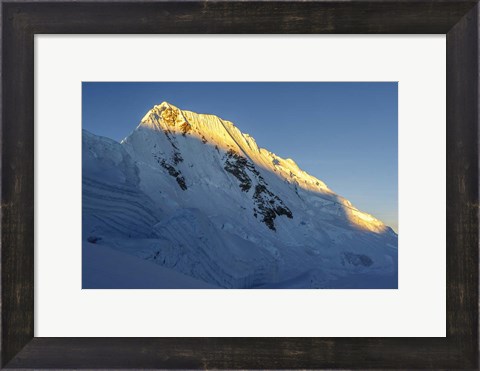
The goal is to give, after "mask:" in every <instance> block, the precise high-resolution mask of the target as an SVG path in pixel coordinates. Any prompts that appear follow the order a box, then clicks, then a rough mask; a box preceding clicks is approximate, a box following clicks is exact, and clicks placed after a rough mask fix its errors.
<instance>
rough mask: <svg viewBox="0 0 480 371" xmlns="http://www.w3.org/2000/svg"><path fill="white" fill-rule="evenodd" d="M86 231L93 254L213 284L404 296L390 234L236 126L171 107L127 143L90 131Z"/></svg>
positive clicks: (86, 138) (152, 114)
mask: <svg viewBox="0 0 480 371" xmlns="http://www.w3.org/2000/svg"><path fill="white" fill-rule="evenodd" d="M83 223H84V224H83V238H84V239H85V240H86V241H90V242H91V243H92V244H94V245H106V246H109V247H110V248H113V249H116V250H120V251H123V252H126V253H128V254H130V255H132V256H136V257H138V258H139V259H144V260H149V261H151V262H154V263H156V264H157V265H160V266H162V267H163V268H168V269H172V270H175V271H176V272H179V273H181V274H183V275H187V276H190V277H192V278H194V279H195V280H199V281H202V282H206V283H208V284H210V285H213V286H216V287H225V288H256V287H258V288H260V287H262V288H265V287H271V288H273V287H275V288H276V287H278V288H285V287H292V288H293V287H295V288H335V285H336V284H335V282H336V283H337V286H338V287H339V288H340V287H342V288H348V287H385V285H387V286H388V287H396V275H397V261H398V259H397V235H396V234H395V233H394V232H393V231H392V230H391V229H390V228H389V227H387V226H386V225H384V224H383V223H382V222H381V221H380V220H378V219H376V218H374V217H373V216H371V215H369V214H366V213H364V212H362V211H360V210H358V209H357V208H355V207H354V206H353V205H352V204H351V203H350V202H349V201H348V200H346V199H344V198H343V197H341V196H339V195H337V194H336V193H334V192H333V191H332V190H330V189H329V188H328V187H327V185H326V184H325V183H323V182H322V181H321V180H319V179H317V178H315V177H313V176H311V175H309V174H307V173H306V172H304V171H302V170H301V169H300V168H299V167H298V166H297V165H296V164H295V162H294V161H293V160H291V159H282V158H280V157H278V156H276V155H275V154H273V153H271V152H269V151H268V150H266V149H263V148H260V147H258V146H257V144H256V142H255V140H254V139H253V138H252V137H251V136H250V135H248V134H243V133H242V132H240V130H239V129H237V128H236V127H235V126H234V125H233V124H232V123H231V122H229V121H225V120H222V119H220V118H219V117H217V116H214V115H202V114H196V113H193V112H189V111H184V110H180V109H178V108H177V107H175V106H173V105H171V104H169V103H166V102H164V103H162V104H160V105H158V106H155V107H153V108H152V109H151V110H150V111H149V112H148V113H147V114H146V115H145V117H144V118H143V119H142V121H141V123H140V124H139V125H138V127H137V128H136V129H135V130H134V131H133V132H132V133H131V134H130V135H129V136H128V137H127V138H125V139H124V140H123V141H122V142H121V143H116V142H114V141H112V140H110V139H107V138H101V137H97V136H95V135H93V134H90V133H88V132H86V131H84V133H83ZM84 263H85V261H84ZM359 277H360V278H359ZM361 277H369V278H368V279H365V280H362V279H361ZM377 278H378V279H377ZM362 282H364V283H362ZM385 282H389V284H386V283H385ZM180 286H181V285H180ZM192 287H193V286H192Z"/></svg>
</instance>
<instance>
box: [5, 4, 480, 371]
mask: <svg viewBox="0 0 480 371" xmlns="http://www.w3.org/2000/svg"><path fill="white" fill-rule="evenodd" d="M1 11H2V15H1V19H2V100H1V102H2V103H1V104H2V116H1V172H2V177H1V202H2V203H1V366H2V367H6V368H27V369H28V368H35V369H49V368H63V369H65V368H88V369H93V368H101V369H105V368H116V369H118V368H135V369H143V368H226V369H234V368H247V369H253V368H269V369H274V368H317V369H318V368H343V369H345V368H405V369H407V368H442V369H445V368H446V369H454V368H455V369H465V368H470V369H477V368H478V278H479V277H478V267H479V259H478V257H479V254H478V242H479V239H478V234H479V229H478V222H479V220H478V206H479V204H478V201H479V199H478V186H479V178H478V165H479V161H478V155H479V153H478V123H479V121H478V118H479V110H478V107H479V105H478V103H479V95H478V87H479V68H478V67H479V64H478V63H479V62H478V59H479V47H478V46H479V44H478V43H479V38H478V34H479V8H478V0H475V1H455V0H437V1H434V0H419V1H409V0H394V1H388V0H384V1H374V0H372V1H361V0H360V1H349V2H346V1H319V2H296V1H285V2H155V1H153V2H151V1H148V2H133V1H122V2H102V1H94V2H61V1H60V2H59V1H42V0H40V1H32V2H26V1H13V0H12V1H5V0H3V1H2V2H1ZM49 33H62V34H95V33H98V34H109V33H112V34H115V33H123V34H128V33H132V34H149V33H181V34H184V33H191V34H197V33H225V34H236V33H242V34H243V33H254V34H255V33H295V34H303V33H307V34H308V33H361V34H363V33H388V34H393V33H401V34H405V33H408V34H410V33H424V34H432V33H435V34H446V40H447V53H446V63H447V104H446V110H447V184H446V190H447V199H446V203H447V220H446V225H445V226H444V225H440V226H438V228H446V232H447V324H446V326H447V327H446V329H447V336H446V337H445V338H38V337H34V153H35V152H34V43H33V39H34V35H35V34H49ZM59 52H61V51H59ZM438 109H445V108H444V107H438ZM426 217H428V216H426ZM418 248H421V246H419V247H418ZM319 315H321V309H319ZM119 325H121V324H119Z"/></svg>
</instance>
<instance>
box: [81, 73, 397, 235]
mask: <svg viewBox="0 0 480 371" xmlns="http://www.w3.org/2000/svg"><path fill="white" fill-rule="evenodd" d="M163 101H167V102H169V103H172V104H173V105H175V106H177V107H178V108H180V109H186V110H189V111H194V112H198V113H211V114H215V115H217V116H219V117H222V118H224V119H227V120H230V121H232V122H233V123H234V124H235V125H236V126H237V127H238V128H239V129H240V130H241V131H242V132H244V133H249V134H250V135H251V136H253V137H254V138H255V139H256V141H257V144H258V145H259V146H260V147H264V148H267V149H268V150H270V151H272V152H274V153H276V154H277V155H279V156H281V157H284V158H292V159H294V160H295V161H296V162H297V164H298V165H299V166H300V168H302V169H303V170H305V171H307V172H308V173H310V174H312V175H314V176H316V177H317V178H319V179H321V180H322V181H324V182H325V183H326V184H327V185H328V186H329V187H330V188H331V189H332V190H333V191H335V192H336V193H338V194H340V195H342V196H344V197H346V198H347V199H349V200H350V201H351V202H352V203H353V204H354V205H355V206H356V207H358V208H359V209H360V210H362V211H366V212H369V213H371V214H373V215H374V216H376V217H377V218H379V219H381V220H382V221H384V222H385V223H386V224H388V225H390V226H391V227H393V228H394V229H395V230H398V159H397V157H398V89H397V83H396V82H381V83H379V82H371V83H369V82H365V83H364V82H353V83H344V82H333V83H325V82H318V83H317V82H312V83H290V82H288V83H281V82H280V83H263V82H262V83H257V82H256V83H236V82H227V83H208V82H201V83H178V82H177V83H175V82H174V83H164V82H152V83H143V82H140V83H139V82H133V83H130V82H126V83H110V82H84V83H83V84H82V121H83V128H84V129H87V130H88V131H90V132H92V133H94V134H98V135H102V136H106V137H109V138H112V139H115V140H118V141H120V140H121V139H123V138H124V137H126V136H127V135H128V134H129V133H130V132H131V131H132V130H133V129H135V127H136V126H137V125H138V124H139V122H140V120H141V119H142V117H143V116H144V115H145V113H146V112H147V111H148V110H149V109H150V108H152V107H153V106H154V105H155V104H159V103H161V102H163Z"/></svg>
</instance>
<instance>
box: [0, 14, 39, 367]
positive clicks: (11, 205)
mask: <svg viewBox="0 0 480 371" xmlns="http://www.w3.org/2000/svg"><path fill="white" fill-rule="evenodd" d="M4 15H5V14H4ZM6 16H7V17H9V14H8V12H7V14H6ZM18 21H19V20H18V19H15V18H13V19H11V20H9V21H7V22H4V23H3V24H2V26H3V27H2V72H3V79H2V124H1V168H2V177H1V179H2V181H1V198H2V203H1V218H2V220H1V232H2V233H1V299H2V317H1V320H2V327H1V330H2V333H1V342H2V343H1V350H2V352H1V357H2V358H1V360H2V363H3V364H4V363H5V361H6V360H8V359H10V358H12V357H13V356H14V355H15V354H16V353H17V352H18V351H19V350H20V349H22V347H23V346H24V345H25V344H26V343H27V342H28V341H29V340H31V338H32V336H33V243H34V236H33V224H34V215H33V200H34V195H33V192H34V180H33V162H34V151H33V146H34V143H33V136H34V132H33V69H32V68H30V67H31V66H32V60H33V35H32V33H31V32H30V31H29V30H28V29H27V27H26V25H25V24H19V23H18ZM14 45H16V46H18V47H12V46H14ZM19 66H22V68H18V67H19Z"/></svg>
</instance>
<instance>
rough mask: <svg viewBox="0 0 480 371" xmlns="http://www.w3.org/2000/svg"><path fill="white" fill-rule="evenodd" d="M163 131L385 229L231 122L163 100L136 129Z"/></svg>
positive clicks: (363, 222)
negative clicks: (236, 158)
mask: <svg viewBox="0 0 480 371" xmlns="http://www.w3.org/2000/svg"><path fill="white" fill-rule="evenodd" d="M142 126H143V127H147V128H150V129H154V130H158V131H163V132H165V133H166V134H167V135H182V136H185V135H187V134H188V135H190V136H192V137H195V138H197V139H198V140H200V141H202V142H203V143H205V144H206V143H211V144H213V145H215V146H217V147H219V148H220V149H222V150H224V151H226V152H228V151H233V152H234V153H236V154H237V155H240V156H243V157H246V158H247V159H249V160H250V161H251V162H252V163H254V164H255V165H257V166H259V167H262V168H264V169H266V170H268V171H269V172H272V173H275V174H277V175H278V176H279V177H281V178H283V179H284V180H286V181H288V182H290V183H291V184H294V185H295V186H296V187H301V188H303V189H306V190H309V191H313V192H317V193H319V195H326V196H328V197H331V196H335V197H337V200H336V202H338V203H339V204H340V205H342V206H343V207H345V208H347V209H348V210H349V211H350V214H352V221H353V222H356V223H357V225H358V226H360V227H362V228H366V229H369V230H371V231H381V230H384V229H386V228H387V226H386V225H385V224H384V223H383V222H382V221H380V220H379V219H377V218H375V217H374V216H373V215H371V214H369V213H365V212H362V211H360V210H359V209H358V208H356V207H355V206H353V205H352V204H351V202H350V201H349V200H347V199H345V198H343V197H341V196H339V195H337V194H336V193H335V192H333V191H332V190H331V189H330V188H329V187H328V186H327V185H326V184H325V182H323V181H322V180H320V179H318V178H316V177H315V176H313V175H311V174H309V173H307V172H306V171H304V170H302V169H301V168H300V167H299V166H298V164H297V163H296V162H295V160H293V159H291V158H287V159H284V158H282V157H280V156H277V155H276V154H274V153H273V152H271V151H269V150H268V149H266V148H262V147H259V146H258V145H257V143H256V140H255V138H254V137H253V136H251V135H250V134H246V133H243V132H241V131H240V129H238V128H237V127H236V126H235V124H234V123H233V122H231V121H228V120H224V119H222V118H220V117H218V116H216V115H213V114H199V113H196V112H193V111H188V110H182V109H180V108H178V107H176V106H175V105H173V104H171V103H169V102H166V101H163V102H162V103H161V104H159V105H155V106H154V107H153V108H152V109H150V110H149V111H148V112H147V114H146V115H145V116H144V118H143V119H142V120H141V122H140V124H139V127H142Z"/></svg>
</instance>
